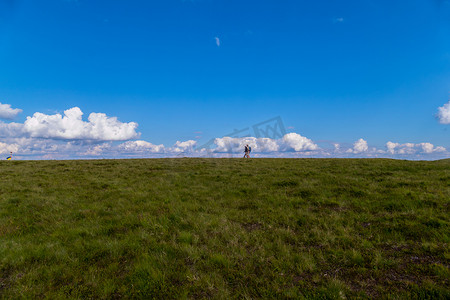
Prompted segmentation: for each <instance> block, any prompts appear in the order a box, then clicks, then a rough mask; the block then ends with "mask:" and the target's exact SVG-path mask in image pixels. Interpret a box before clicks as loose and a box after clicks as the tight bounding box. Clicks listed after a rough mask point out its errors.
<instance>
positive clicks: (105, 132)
mask: <svg viewBox="0 0 450 300" xmlns="http://www.w3.org/2000/svg"><path fill="white" fill-rule="evenodd" d="M82 116H83V112H82V111H81V109H80V108H78V107H73V108H71V109H68V110H65V111H64V116H62V115H60V114H55V115H46V114H43V113H39V112H37V113H35V114H34V115H33V116H32V117H27V120H26V121H25V123H24V127H23V130H24V132H25V133H26V134H28V135H29V136H31V137H35V138H46V139H66V140H95V141H123V140H129V139H133V138H136V137H137V136H138V133H137V132H136V128H137V126H138V124H137V123H134V122H130V123H122V122H120V121H118V120H117V118H116V117H108V116H107V115H106V114H103V113H91V114H90V115H89V117H88V122H85V121H83V120H82Z"/></svg>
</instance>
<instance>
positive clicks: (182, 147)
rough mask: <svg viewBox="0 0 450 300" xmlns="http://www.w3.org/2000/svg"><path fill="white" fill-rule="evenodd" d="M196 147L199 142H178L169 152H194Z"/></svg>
mask: <svg viewBox="0 0 450 300" xmlns="http://www.w3.org/2000/svg"><path fill="white" fill-rule="evenodd" d="M195 145H197V141H194V140H189V141H185V142H180V141H177V142H176V143H175V145H174V146H173V147H172V148H170V149H169V151H171V152H175V153H182V152H193V151H194V147H195Z"/></svg>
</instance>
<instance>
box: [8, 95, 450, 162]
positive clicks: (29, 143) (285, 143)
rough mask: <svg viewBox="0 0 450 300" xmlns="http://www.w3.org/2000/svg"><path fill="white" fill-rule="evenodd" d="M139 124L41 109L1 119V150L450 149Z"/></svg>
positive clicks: (344, 152) (311, 153)
mask: <svg viewBox="0 0 450 300" xmlns="http://www.w3.org/2000/svg"><path fill="white" fill-rule="evenodd" d="M438 110H439V114H438V118H439V122H440V123H441V124H450V102H449V103H447V104H445V105H444V106H443V107H439V108H438ZM20 112H22V110H21V109H14V108H12V107H11V105H10V104H0V119H5V120H12V119H13V118H15V117H16V116H17V115H18V114H19V113H20ZM137 127H138V124H137V123H135V122H128V123H123V122H121V121H119V120H118V119H117V117H109V116H107V115H106V114H104V113H91V114H89V116H88V118H87V121H85V120H83V112H82V111H81V109H80V108H78V107H73V108H70V109H67V110H65V111H64V114H53V115H47V114H44V113H40V112H36V113H34V114H33V115H32V116H28V117H27V118H26V120H25V122H24V123H16V122H9V123H7V122H3V121H0V154H7V153H10V152H13V153H15V154H16V155H15V157H16V158H18V159H77V158H136V157H139V158H141V157H142V158H144V157H184V156H186V157H240V156H241V153H242V152H243V148H244V146H245V145H247V144H248V145H250V146H251V147H252V149H253V154H254V157H388V158H401V159H440V158H446V157H448V156H449V155H450V152H449V151H448V150H447V149H446V148H445V147H442V146H435V145H433V144H431V143H429V142H422V143H398V142H392V141H388V142H387V143H386V144H385V147H384V148H382V149H381V148H377V147H371V146H369V143H368V142H367V141H366V140H364V139H363V138H360V139H359V140H357V141H355V142H354V143H353V144H352V145H346V144H345V143H330V145H328V146H329V147H327V146H319V145H318V144H319V143H317V142H314V141H313V140H312V139H309V138H307V137H304V136H302V135H300V134H299V133H295V132H290V133H286V134H285V135H284V136H282V137H281V138H278V139H274V138H268V137H258V138H257V137H240V138H238V137H229V136H224V137H219V138H214V139H212V140H211V142H210V143H209V144H207V145H203V146H202V145H199V143H198V141H195V140H187V141H177V142H176V143H175V144H174V145H172V146H165V145H162V144H160V145H156V144H153V143H151V142H149V141H145V140H139V139H138V138H139V136H140V133H139V132H137V131H136V130H137Z"/></svg>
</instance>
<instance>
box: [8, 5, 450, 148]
mask: <svg viewBox="0 0 450 300" xmlns="http://www.w3.org/2000/svg"><path fill="white" fill-rule="evenodd" d="M0 3H1V4H0V102H1V103H8V104H11V106H12V107H17V108H20V109H22V110H23V112H22V113H21V114H20V115H18V117H17V118H16V122H22V123H23V122H24V121H25V119H26V117H27V116H32V115H33V114H34V113H35V112H42V113H45V114H54V113H56V112H59V113H62V112H63V111H64V110H66V109H69V108H72V107H75V106H76V107H79V108H80V109H81V110H82V111H83V112H84V113H85V117H86V118H87V116H88V115H89V113H91V112H102V113H105V114H107V115H108V116H116V117H117V118H118V119H119V120H120V121H122V122H136V123H138V124H139V127H138V128H137V131H139V132H140V133H141V136H140V139H143V140H146V141H149V142H151V143H154V144H168V145H172V144H173V143H175V142H176V141H184V140H189V139H196V136H197V139H198V136H199V135H201V136H202V138H200V141H206V140H208V139H210V138H213V137H221V136H223V135H224V134H227V133H229V132H230V131H231V130H233V129H235V128H243V127H247V126H250V125H253V124H255V123H258V122H260V121H264V120H266V119H269V118H271V117H274V116H281V117H282V119H283V122H284V124H285V125H286V127H288V128H289V129H288V131H295V132H297V133H299V134H301V135H302V136H306V137H308V138H309V139H312V140H314V141H317V142H320V141H331V142H339V143H344V144H345V143H348V144H352V143H353V142H354V141H356V140H357V139H359V138H364V139H365V140H367V141H368V142H369V145H373V146H377V147H383V146H384V145H385V143H386V142H388V141H393V142H398V143H406V142H411V143H421V142H430V143H433V144H434V145H439V146H443V147H446V148H450V131H449V130H448V129H449V125H445V124H444V125H443V124H440V123H439V122H438V121H437V117H436V114H437V112H438V107H442V106H443V105H444V104H445V103H446V102H448V101H449V91H450V2H449V1H444V0H441V1H438V0H408V1H385V0H378V1H372V0H354V1H353V0H351V1H350V0H349V1H344V0H342V1H338V0H328V1H327V0H318V1H300V0H295V1H294V0H285V1H275V0H272V1H269V0H266V1H264V0H259V1H253V0H248V1H247V0H164V1H151V0H147V1H138V0H136V1H131V0H129V1H124V0H108V1H87V0H78V1H76V0H71V1H69V0H40V1H31V0H2V1H0ZM199 132H201V133H199Z"/></svg>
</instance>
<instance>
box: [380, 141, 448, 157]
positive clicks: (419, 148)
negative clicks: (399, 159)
mask: <svg viewBox="0 0 450 300" xmlns="http://www.w3.org/2000/svg"><path fill="white" fill-rule="evenodd" d="M386 148H387V152H388V153H389V154H391V155H395V154H399V155H413V154H417V153H422V154H432V153H439V152H446V151H447V149H445V148H444V147H441V146H437V147H436V146H434V145H433V144H431V143H419V144H414V143H404V144H400V143H393V142H387V143H386Z"/></svg>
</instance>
